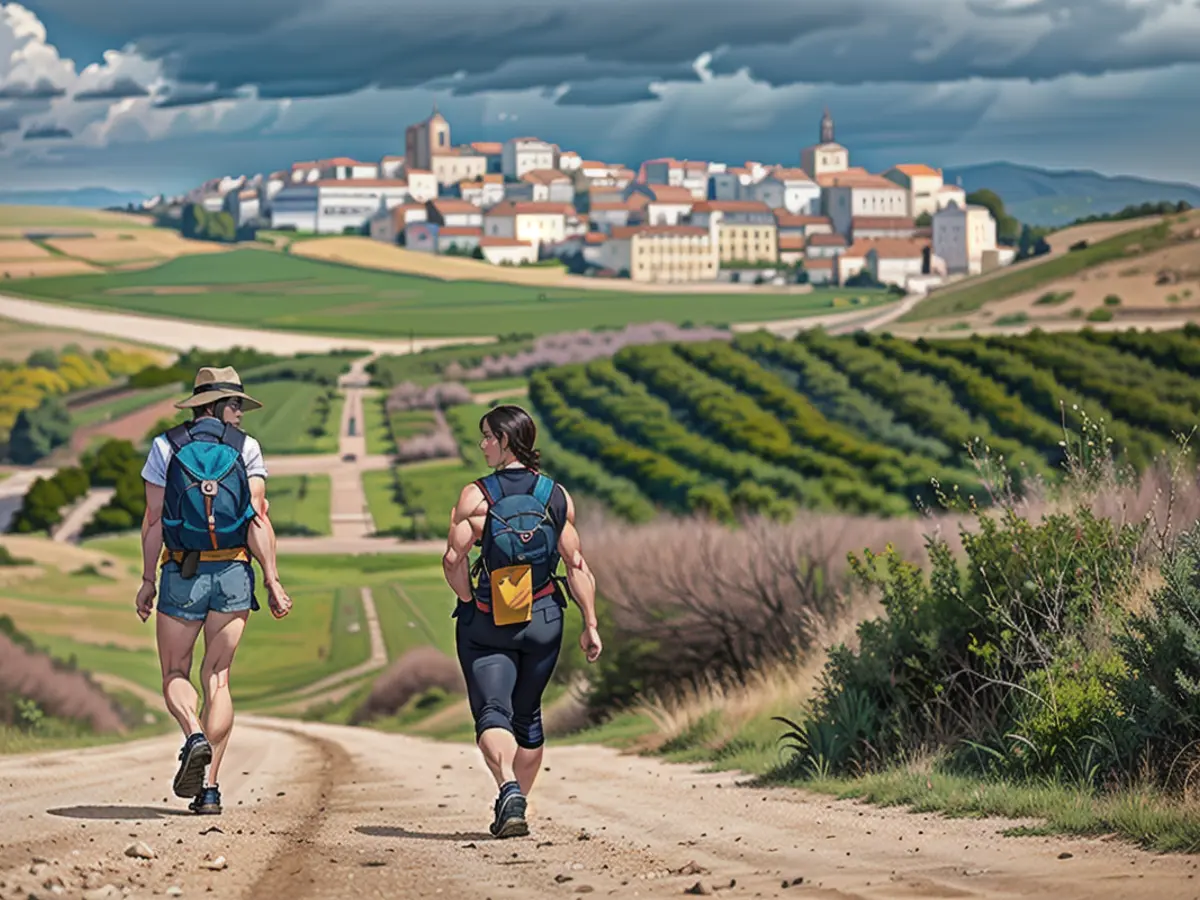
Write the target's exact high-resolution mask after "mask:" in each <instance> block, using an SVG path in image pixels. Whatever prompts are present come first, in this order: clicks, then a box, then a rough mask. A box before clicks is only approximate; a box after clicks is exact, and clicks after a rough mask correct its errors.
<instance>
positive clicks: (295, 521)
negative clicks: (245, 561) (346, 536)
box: [267, 475, 331, 535]
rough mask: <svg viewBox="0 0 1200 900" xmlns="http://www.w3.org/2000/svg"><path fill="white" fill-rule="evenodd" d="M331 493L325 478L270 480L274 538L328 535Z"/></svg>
mask: <svg viewBox="0 0 1200 900" xmlns="http://www.w3.org/2000/svg"><path fill="white" fill-rule="evenodd" d="M330 492H331V487H330V479H329V476H328V475H276V476H274V477H272V478H271V479H270V483H269V485H268V488H267V497H268V499H269V500H270V501H271V524H272V525H274V526H275V532H276V534H279V535H289V534H296V535H321V534H329V533H330V530H329V510H330V502H331V499H330Z"/></svg>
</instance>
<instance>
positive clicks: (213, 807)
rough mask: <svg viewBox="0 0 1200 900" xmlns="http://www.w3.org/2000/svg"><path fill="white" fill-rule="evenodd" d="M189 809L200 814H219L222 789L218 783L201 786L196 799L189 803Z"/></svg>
mask: <svg viewBox="0 0 1200 900" xmlns="http://www.w3.org/2000/svg"><path fill="white" fill-rule="evenodd" d="M188 809H190V810H191V811H192V812H194V813H195V814H196V815H198V816H219V815H220V814H221V791H220V790H219V789H218V788H217V787H216V785H213V786H212V787H206V788H201V789H200V793H198V794H197V795H196V799H195V800H193V801H192V802H191V803H189V804H188Z"/></svg>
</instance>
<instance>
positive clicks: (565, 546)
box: [558, 488, 596, 628]
mask: <svg viewBox="0 0 1200 900" xmlns="http://www.w3.org/2000/svg"><path fill="white" fill-rule="evenodd" d="M563 496H564V497H565V498H566V500H567V522H566V525H564V526H563V530H562V534H560V535H559V536H558V553H559V555H560V556H561V557H562V559H563V562H564V563H566V566H567V585H568V586H569V587H570V588H571V596H572V598H574V600H575V602H576V604H578V606H579V611H580V612H581V613H583V625H584V627H585V628H595V627H596V576H594V575H593V574H592V570H591V569H589V568H588V564H587V560H586V559H584V558H583V545H582V542H581V541H580V539H579V532H578V531H577V530H576V529H575V502H574V501H573V500H572V499H571V495H570V494H568V493H567V489H566V488H563Z"/></svg>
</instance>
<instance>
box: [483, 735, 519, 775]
mask: <svg viewBox="0 0 1200 900" xmlns="http://www.w3.org/2000/svg"><path fill="white" fill-rule="evenodd" d="M479 749H480V750H481V751H483V761H484V762H486V763H487V767H488V769H490V770H491V773H492V777H493V778H495V779H496V786H497V787H501V786H503V785H504V784H506V783H507V782H509V781H516V780H517V776H516V773H515V772H514V771H513V761H514V760H515V759H516V756H517V739H516V738H515V737H513V736H512V732H511V731H506V730H505V729H503V728H489V729H487V730H486V731H484V732H483V734H481V735H480V736H479Z"/></svg>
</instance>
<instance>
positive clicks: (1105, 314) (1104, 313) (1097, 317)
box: [1086, 306, 1113, 322]
mask: <svg viewBox="0 0 1200 900" xmlns="http://www.w3.org/2000/svg"><path fill="white" fill-rule="evenodd" d="M1086 318H1087V320H1088V321H1089V322H1111V321H1112V320H1113V311H1112V310H1111V309H1109V308H1108V307H1106V306H1097V307H1096V308H1095V309H1093V310H1092V311H1091V312H1089V313H1088V314H1087V317H1086Z"/></svg>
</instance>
